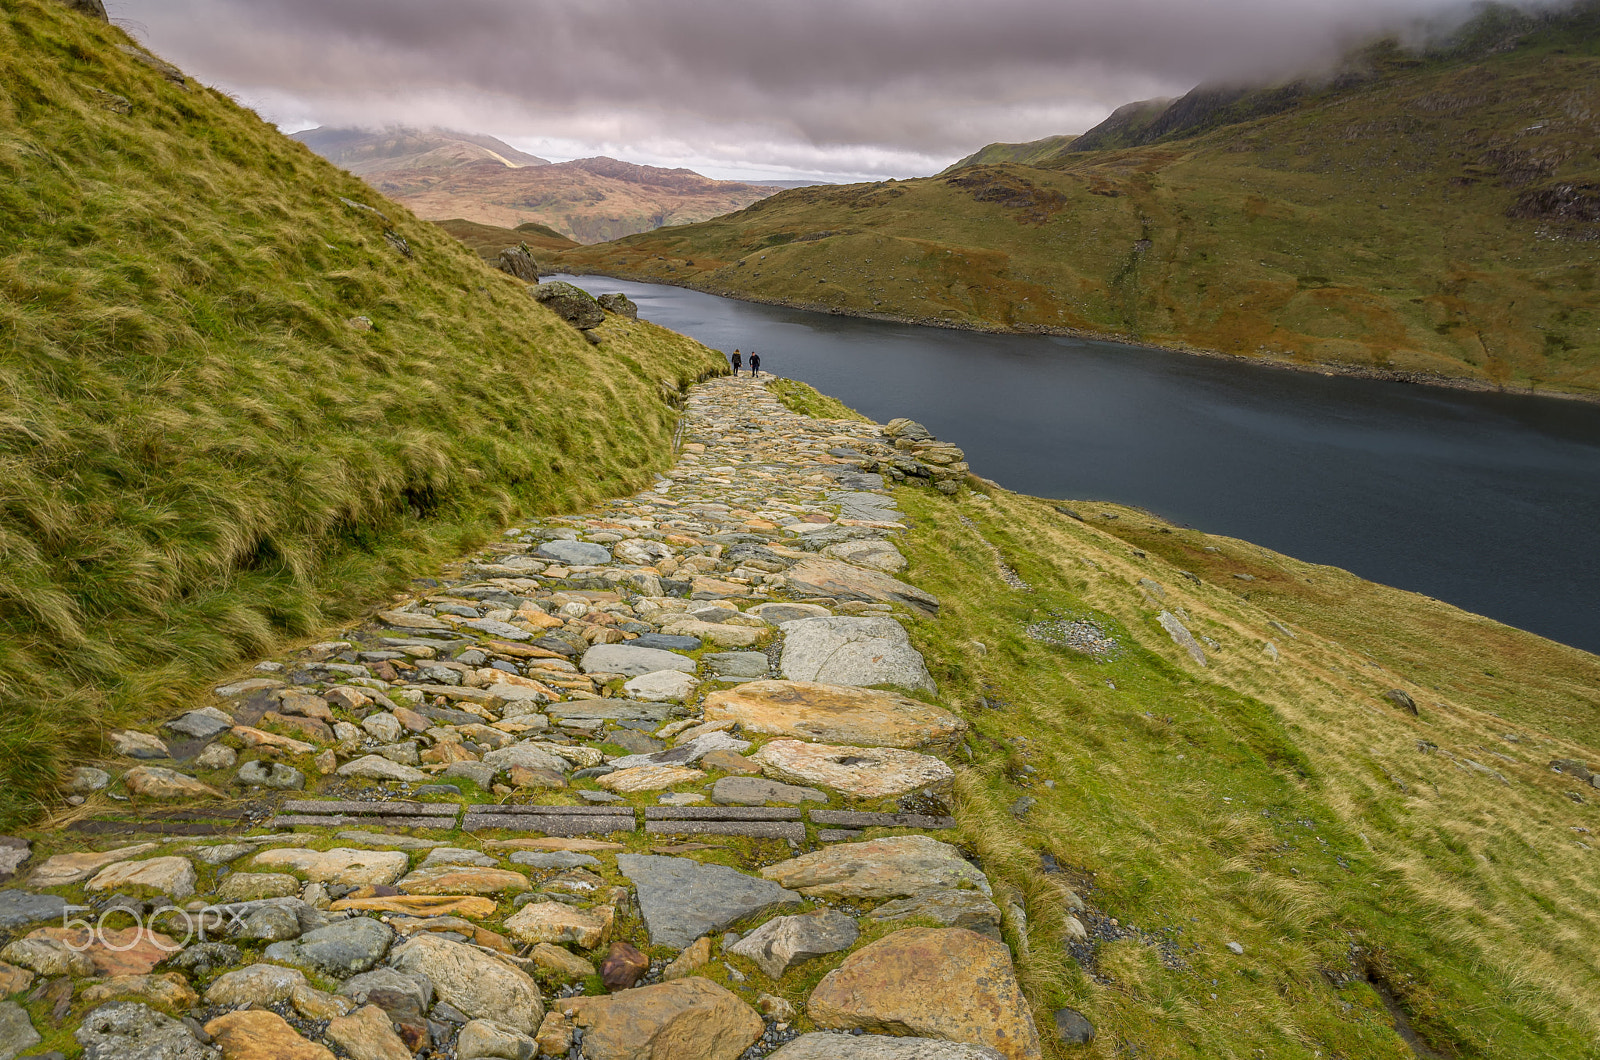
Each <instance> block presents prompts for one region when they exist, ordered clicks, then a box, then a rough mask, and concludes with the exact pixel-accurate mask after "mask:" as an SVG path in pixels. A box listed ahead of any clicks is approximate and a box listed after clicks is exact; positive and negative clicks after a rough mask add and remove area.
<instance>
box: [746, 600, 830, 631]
mask: <svg viewBox="0 0 1600 1060" xmlns="http://www.w3.org/2000/svg"><path fill="white" fill-rule="evenodd" d="M749 613H750V614H752V615H755V616H756V617H757V618H764V619H766V620H767V621H768V622H771V623H772V624H773V625H775V626H776V625H782V624H783V623H785V622H794V621H797V620H798V619H802V618H828V617H830V616H832V614H833V612H832V611H829V610H828V609H827V608H826V607H823V606H822V605H821V604H793V603H788V602H787V601H785V602H779V603H770V604H757V605H756V606H755V607H752V608H751V609H750V611H749Z"/></svg>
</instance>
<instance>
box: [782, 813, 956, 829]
mask: <svg viewBox="0 0 1600 1060" xmlns="http://www.w3.org/2000/svg"><path fill="white" fill-rule="evenodd" d="M811 823H812V824H828V825H835V826H837V827H840V828H954V827H955V826H956V819H955V818H954V817H930V816H928V815H927V814H921V813H866V812H863V811H860V810H812V811H811Z"/></svg>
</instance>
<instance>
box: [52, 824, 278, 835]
mask: <svg viewBox="0 0 1600 1060" xmlns="http://www.w3.org/2000/svg"><path fill="white" fill-rule="evenodd" d="M247 827H249V826H248V825H247V824H245V823H243V822H237V823H234V824H207V823H205V822H184V821H73V822H72V823H71V824H69V825H67V830H68V831H71V832H78V833H80V834H82V835H110V836H123V835H190V836H208V835H232V834H234V833H235V832H242V831H244V830H245V829H246V828H247Z"/></svg>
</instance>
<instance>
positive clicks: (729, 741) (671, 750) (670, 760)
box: [610, 732, 750, 769]
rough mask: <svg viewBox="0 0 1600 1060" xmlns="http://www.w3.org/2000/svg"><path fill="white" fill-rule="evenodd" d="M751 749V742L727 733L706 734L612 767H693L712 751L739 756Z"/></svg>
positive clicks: (616, 761) (615, 761) (614, 762)
mask: <svg viewBox="0 0 1600 1060" xmlns="http://www.w3.org/2000/svg"><path fill="white" fill-rule="evenodd" d="M749 749H750V741H749V740H739V739H735V738H734V737H732V736H729V735H728V734H727V733H725V732H706V733H701V734H700V735H699V736H696V737H695V738H694V739H692V740H689V741H687V742H685V743H680V744H678V745H677V746H676V747H668V748H666V749H665V750H661V751H651V752H649V753H647V754H637V755H627V756H625V757H622V758H616V759H612V761H611V762H610V765H611V766H612V768H614V769H638V768H639V767H640V766H692V765H694V764H695V763H696V762H698V761H700V759H702V758H704V757H705V756H706V755H708V754H710V753H711V752H712V751H732V752H733V753H734V754H739V753H741V752H743V751H747V750H749Z"/></svg>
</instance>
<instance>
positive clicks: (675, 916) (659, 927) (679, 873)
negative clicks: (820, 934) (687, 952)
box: [617, 854, 801, 950]
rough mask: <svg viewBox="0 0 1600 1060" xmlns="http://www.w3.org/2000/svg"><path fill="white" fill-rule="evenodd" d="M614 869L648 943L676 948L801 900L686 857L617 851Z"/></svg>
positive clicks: (774, 886)
mask: <svg viewBox="0 0 1600 1060" xmlns="http://www.w3.org/2000/svg"><path fill="white" fill-rule="evenodd" d="M617 868H618V870H619V871H621V873H622V874H623V875H624V876H626V877H628V879H629V880H631V881H633V885H634V888H635V889H636V890H637V892H638V895H639V908H640V911H641V912H642V913H643V914H644V921H645V926H646V928H648V929H649V932H650V942H651V945H658V946H669V947H671V948H672V949H676V950H681V949H683V948H684V947H686V946H688V945H689V944H690V943H692V942H694V940H695V939H697V938H699V937H700V936H701V935H707V934H710V933H712V932H714V931H722V930H724V929H726V928H728V927H730V926H732V925H733V924H735V923H737V922H738V921H740V920H742V919H744V918H745V917H747V916H753V915H754V914H757V913H762V912H765V911H767V910H769V909H772V908H774V907H775V906H780V905H794V904H797V903H798V902H800V901H801V898H800V895H799V894H797V893H796V892H794V891H791V890H788V889H787V888H784V887H779V886H778V885H777V884H775V883H772V882H770V881H768V880H762V879H757V878H756V877H754V876H746V875H745V874H744V873H742V872H739V871H737V870H735V869H730V868H728V867H727V866H725V865H702V864H701V863H700V862H698V861H694V860H692V859H690V858H669V857H661V856H658V855H655V854H618V855H617Z"/></svg>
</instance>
